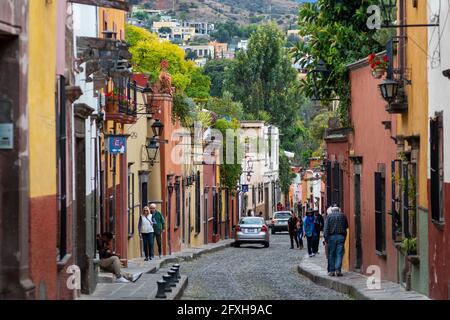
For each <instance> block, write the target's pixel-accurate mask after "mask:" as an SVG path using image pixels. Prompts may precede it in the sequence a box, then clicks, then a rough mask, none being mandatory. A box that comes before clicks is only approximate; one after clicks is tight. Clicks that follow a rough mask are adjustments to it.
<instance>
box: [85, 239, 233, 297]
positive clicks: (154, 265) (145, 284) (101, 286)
mask: <svg viewBox="0 0 450 320" xmlns="http://www.w3.org/2000/svg"><path fill="white" fill-rule="evenodd" d="M233 242H234V241H233V240H223V241H220V242H218V243H211V244H207V245H204V246H201V247H194V248H187V249H185V250H183V251H181V252H177V253H174V254H172V255H170V256H163V257H161V259H159V258H158V257H155V259H153V260H151V261H144V258H139V259H132V260H129V261H128V267H127V268H123V269H122V272H123V273H124V274H135V273H138V272H142V273H143V275H142V277H141V278H140V279H139V280H138V281H136V282H135V283H115V282H114V280H115V279H114V275H113V274H112V273H105V272H99V283H98V285H97V288H96V290H95V292H94V293H93V294H91V295H85V294H82V295H81V296H80V297H79V298H78V299H79V300H158V299H157V298H155V296H156V292H157V288H158V286H157V281H158V280H162V276H163V275H164V274H167V271H168V270H169V269H170V267H171V264H174V263H179V262H182V261H189V260H193V259H196V258H198V257H199V256H201V255H203V254H207V253H212V252H216V251H218V250H222V249H224V248H227V247H229V246H231V244H232V243H233ZM180 274H181V279H180V282H179V283H178V284H177V286H176V287H174V288H172V292H171V293H167V300H175V299H180V297H181V296H182V294H183V291H184V289H185V288H186V286H187V283H188V278H187V277H186V276H185V275H183V268H182V267H181V268H180Z"/></svg>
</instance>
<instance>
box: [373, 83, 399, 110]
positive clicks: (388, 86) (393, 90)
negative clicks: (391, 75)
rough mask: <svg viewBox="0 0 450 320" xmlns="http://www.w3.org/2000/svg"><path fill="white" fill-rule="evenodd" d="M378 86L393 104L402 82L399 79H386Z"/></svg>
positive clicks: (386, 98) (385, 97)
mask: <svg viewBox="0 0 450 320" xmlns="http://www.w3.org/2000/svg"><path fill="white" fill-rule="evenodd" d="M378 87H379V88H380V92H381V95H382V96H383V99H384V100H386V101H387V102H388V103H389V104H391V103H392V102H393V101H394V100H395V98H396V97H397V94H398V89H399V87H400V84H399V83H398V81H395V80H392V79H385V80H384V81H383V82H382V83H381V84H379V85H378Z"/></svg>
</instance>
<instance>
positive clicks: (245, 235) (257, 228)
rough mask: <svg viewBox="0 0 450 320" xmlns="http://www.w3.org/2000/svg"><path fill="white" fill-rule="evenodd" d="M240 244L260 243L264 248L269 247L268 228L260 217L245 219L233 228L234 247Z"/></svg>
mask: <svg viewBox="0 0 450 320" xmlns="http://www.w3.org/2000/svg"><path fill="white" fill-rule="evenodd" d="M242 243H261V244H264V247H265V248H268V247H269V243H270V236H269V228H268V227H267V225H266V222H265V221H264V218H260V217H245V218H242V219H241V220H240V221H239V223H238V224H237V225H236V226H234V246H235V247H239V246H240V245H241V244H242Z"/></svg>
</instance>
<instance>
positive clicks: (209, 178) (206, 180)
mask: <svg viewBox="0 0 450 320" xmlns="http://www.w3.org/2000/svg"><path fill="white" fill-rule="evenodd" d="M215 185H216V171H215V166H214V165H212V164H208V165H204V166H203V186H204V187H205V188H208V187H209V191H208V193H205V199H208V208H207V209H206V210H207V217H208V222H207V226H208V228H207V229H208V230H207V234H208V243H212V242H213V220H212V218H213V190H212V186H215ZM202 220H203V218H202Z"/></svg>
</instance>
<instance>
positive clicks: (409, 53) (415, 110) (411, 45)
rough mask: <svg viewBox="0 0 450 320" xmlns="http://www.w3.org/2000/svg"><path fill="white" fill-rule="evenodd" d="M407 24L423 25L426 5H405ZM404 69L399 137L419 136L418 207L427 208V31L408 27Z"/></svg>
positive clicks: (419, 2)
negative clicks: (404, 106) (404, 98)
mask: <svg viewBox="0 0 450 320" xmlns="http://www.w3.org/2000/svg"><path fill="white" fill-rule="evenodd" d="M406 16H407V19H408V24H419V23H426V21H428V17H427V2H426V1H418V7H417V8H413V6H412V5H411V3H410V2H407V12H406ZM406 30H407V37H408V41H407V49H406V68H407V70H409V72H407V73H408V74H409V75H408V77H409V79H410V80H411V81H412V84H411V85H407V86H406V88H407V96H408V102H409V105H408V113H405V114H402V115H398V124H399V125H398V129H397V130H398V135H403V136H412V135H420V155H419V157H420V158H419V166H418V172H417V177H418V192H419V199H418V201H419V203H418V205H419V206H420V207H423V208H427V207H428V199H427V154H428V91H427V90H428V89H427V88H428V83H427V52H428V42H427V39H428V38H427V32H428V31H427V28H407V29H406Z"/></svg>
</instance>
